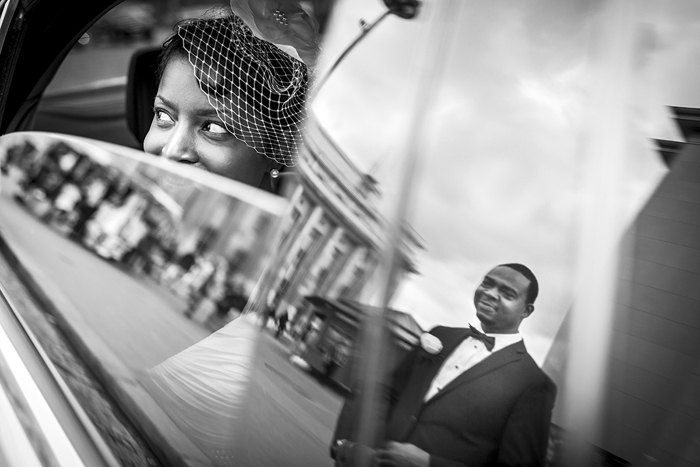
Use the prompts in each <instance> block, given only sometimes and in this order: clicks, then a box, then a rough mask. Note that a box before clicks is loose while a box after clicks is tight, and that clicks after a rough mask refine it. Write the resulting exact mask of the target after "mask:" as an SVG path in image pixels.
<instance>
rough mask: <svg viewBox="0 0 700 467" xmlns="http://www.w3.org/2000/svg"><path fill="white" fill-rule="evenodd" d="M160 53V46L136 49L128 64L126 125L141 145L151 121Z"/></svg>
mask: <svg viewBox="0 0 700 467" xmlns="http://www.w3.org/2000/svg"><path fill="white" fill-rule="evenodd" d="M160 51H161V47H160V46H155V47H147V48H143V49H138V50H137V51H136V52H134V54H133V55H132V56H131V63H130V64H129V75H128V77H127V83H126V123H127V126H128V127H129V130H130V131H131V133H132V134H133V135H134V136H135V137H136V139H137V140H138V142H139V143H140V144H141V145H143V140H144V138H146V134H147V133H148V130H149V128H150V127H151V121H152V120H153V101H154V99H155V97H156V94H157V92H158V84H157V83H156V70H157V68H158V55H160Z"/></svg>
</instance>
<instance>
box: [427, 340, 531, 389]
mask: <svg viewBox="0 0 700 467" xmlns="http://www.w3.org/2000/svg"><path fill="white" fill-rule="evenodd" d="M485 334H486V335H487V336H489V337H493V338H495V339H496V342H495V343H494V345H493V350H491V351H490V352H489V350H488V349H487V348H486V344H484V343H483V342H482V341H480V340H479V339H474V338H473V337H471V336H470V337H467V338H466V339H464V340H463V341H462V342H461V343H460V344H459V345H458V346H457V348H456V349H455V350H454V351H453V352H452V353H451V354H450V355H449V356H448V357H447V358H446V359H445V361H444V362H443V364H442V366H441V367H440V370H439V371H438V372H437V374H436V375H435V378H433V382H432V383H430V389H428V392H427V393H426V394H425V397H424V398H423V400H424V401H428V400H430V398H431V397H433V396H434V395H435V394H437V393H438V392H440V391H441V390H442V388H444V387H445V386H447V384H448V383H450V381H452V380H453V379H455V378H456V377H458V376H459V375H461V374H462V373H464V372H465V371H467V370H468V369H469V368H471V367H473V366H474V365H476V364H477V363H479V362H480V361H482V360H483V359H485V358H486V357H488V356H489V355H491V354H492V353H494V352H497V351H499V350H501V349H502V348H504V347H508V346H509V345H511V344H515V343H516V342H518V341H521V340H523V337H522V336H521V335H520V333H516V334H490V333H485Z"/></svg>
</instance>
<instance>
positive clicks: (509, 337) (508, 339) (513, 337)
mask: <svg viewBox="0 0 700 467" xmlns="http://www.w3.org/2000/svg"><path fill="white" fill-rule="evenodd" d="M475 327H476V326H475ZM476 328H477V329H479V330H480V331H481V332H483V331H484V330H483V329H482V328H481V326H478V327H476ZM484 334H486V335H487V336H489V337H493V338H494V339H496V343H495V344H494V345H493V350H492V351H491V352H495V351H497V350H501V349H502V348H504V347H508V346H509V345H511V344H515V343H516V342H520V341H521V340H523V335H522V334H520V333H519V332H516V333H515V334H496V333H492V332H484Z"/></svg>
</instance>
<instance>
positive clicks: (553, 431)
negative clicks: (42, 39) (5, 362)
mask: <svg viewBox="0 0 700 467" xmlns="http://www.w3.org/2000/svg"><path fill="white" fill-rule="evenodd" d="M251 2H252V3H253V4H255V3H256V2H255V0H251ZM239 3H246V2H239ZM248 3H250V2H248ZM262 3H265V2H262ZM262 3H258V4H262ZM304 3H305V4H306V6H307V7H309V4H312V5H311V6H312V7H313V8H312V9H314V11H316V13H319V14H322V15H325V16H324V18H325V19H324V21H323V22H322V26H323V27H322V32H323V36H322V46H321V50H320V55H319V57H318V62H317V63H316V64H315V65H314V67H313V71H312V79H311V88H310V89H311V91H310V94H309V97H308V101H307V113H308V118H307V120H306V121H305V126H304V129H303V133H304V146H303V147H302V149H301V150H300V151H299V154H298V156H299V164H298V165H297V166H296V167H295V168H294V169H283V170H282V173H281V174H280V173H279V172H278V173H277V174H276V176H279V179H280V181H281V186H282V188H283V189H281V190H279V192H278V194H277V195H273V194H271V193H268V192H266V191H264V190H258V189H255V188H251V187H248V186H244V185H243V184H241V183H237V182H235V181H232V180H228V179H225V178H223V177H220V176H217V175H214V174H211V173H206V172H205V171H202V170H197V169H194V168H192V167H185V166H183V165H182V164H173V163H172V162H170V161H168V160H165V159H164V158H160V157H155V156H151V155H148V154H145V153H144V152H143V151H142V142H141V141H140V138H139V137H138V135H134V134H133V133H132V131H131V130H130V128H129V125H128V124H127V121H126V115H127V112H128V105H127V101H126V92H127V91H126V89H127V85H128V84H129V83H128V81H127V80H128V78H127V75H128V67H129V61H130V60H131V57H132V56H133V54H134V52H135V51H138V50H144V49H150V50H157V49H158V48H159V44H161V43H162V41H163V39H164V38H165V37H167V35H168V34H169V33H170V31H171V30H172V26H173V24H174V23H175V21H177V20H178V19H180V18H187V17H192V16H197V15H199V14H200V13H201V12H203V11H205V10H206V9H207V8H208V7H209V6H210V5H204V4H199V3H196V2H180V4H179V5H174V4H172V3H171V2H153V3H138V2H124V3H122V4H120V5H119V6H117V7H116V8H115V9H114V10H112V11H111V12H109V13H107V14H106V15H105V16H104V17H103V18H102V19H100V20H99V21H97V22H96V23H95V24H94V25H93V27H92V28H90V29H89V30H87V32H86V33H85V34H83V35H82V37H81V38H80V40H79V41H78V43H76V44H75V45H74V47H73V49H72V51H71V52H70V53H69V54H68V56H67V57H66V59H65V61H64V63H63V66H62V67H61V68H60V69H59V70H58V72H57V73H56V75H55V77H54V79H53V81H52V82H51V84H50V85H49V86H48V87H47V89H46V92H45V93H44V95H43V98H42V100H41V103H40V104H39V107H38V110H37V112H36V115H35V120H34V126H33V129H34V130H36V131H33V132H22V133H14V134H8V135H4V136H3V137H2V138H0V143H1V144H2V146H1V148H2V153H1V154H3V156H2V169H3V172H2V184H1V187H2V189H1V190H0V203H1V204H2V209H1V210H0V211H1V212H3V216H0V247H2V251H3V256H4V258H5V262H4V263H0V266H2V267H0V269H2V268H4V269H6V270H7V271H4V270H3V271H4V272H3V276H2V280H3V283H6V282H7V283H10V282H12V281H14V282H12V283H13V284H16V285H17V289H16V290H17V292H16V293H17V295H18V296H19V295H20V294H22V297H23V299H22V301H23V303H24V302H26V303H27V305H26V306H23V307H22V308H23V309H24V311H22V313H24V314H25V315H26V317H27V319H28V321H29V325H30V326H31V327H32V328H33V329H34V330H35V332H36V333H37V334H38V335H40V336H41V341H42V344H43V345H45V346H46V347H47V349H48V350H47V352H48V354H49V357H50V358H51V359H52V360H53V361H54V362H55V363H56V365H57V366H58V367H59V368H61V371H62V377H63V378H64V379H65V380H66V381H68V386H69V387H70V389H71V391H73V392H74V393H75V394H78V398H79V399H80V402H81V404H83V406H84V407H85V408H86V409H85V410H86V412H87V414H88V416H89V418H90V423H92V424H94V425H95V426H96V429H97V431H99V433H100V434H101V436H102V437H103V438H104V439H105V440H108V441H107V442H108V445H109V448H110V449H111V450H112V452H114V454H115V457H116V458H117V459H118V461H119V462H120V463H122V464H124V465H130V463H133V464H136V465H213V466H225V465H264V466H274V465H290V466H296V465H299V466H308V465H313V466H324V465H327V466H330V465H334V464H335V463H336V462H337V463H338V464H342V463H343V462H345V465H370V464H369V459H370V458H371V457H372V456H373V455H375V454H376V452H377V450H382V449H384V448H387V446H393V449H398V448H396V446H395V445H387V442H388V441H396V442H399V443H404V444H406V445H411V446H414V447H419V448H418V449H419V450H420V451H421V454H422V453H427V454H428V455H429V456H432V457H433V458H437V459H436V463H440V462H443V463H444V464H446V465H447V464H449V463H450V462H461V463H462V464H466V465H472V464H473V465H488V464H489V463H498V462H501V463H504V464H507V463H508V462H509V461H510V460H509V459H507V457H508V455H509V453H512V452H517V453H518V454H517V455H516V457H517V456H518V455H520V456H525V455H526V454H524V453H526V452H527V453H529V452H531V451H532V452H535V451H536V453H535V456H536V457H537V462H533V463H535V464H537V463H539V464H544V465H549V466H563V465H575V464H576V462H581V463H582V464H581V465H584V464H585V463H586V462H587V461H588V460H591V463H593V462H597V463H598V464H595V465H610V464H611V463H617V464H616V465H620V464H622V465H636V464H642V463H652V462H658V463H660V464H663V465H680V463H681V462H682V461H690V460H692V452H694V451H693V450H692V441H693V440H694V439H695V436H694V435H695V433H696V431H697V429H696V426H697V424H696V423H695V421H696V419H697V417H696V416H695V408H694V407H695V406H694V402H693V401H694V399H693V395H694V394H695V393H696V392H697V391H696V389H697V384H696V383H697V381H696V379H697V378H696V373H697V371H696V366H697V352H696V350H697V349H696V347H697V345H696V344H695V342H696V341H697V339H696V338H697V332H696V330H697V328H698V327H699V326H698V322H697V319H696V317H695V314H694V313H693V310H694V309H695V303H696V300H697V299H698V297H697V293H696V292H695V291H694V290H695V289H694V288H693V284H695V283H696V282H697V281H696V279H697V277H696V276H697V273H698V271H697V267H696V265H695V263H694V262H693V258H695V256H694V252H695V250H697V249H698V245H697V238H700V236H697V235H695V234H696V233H697V232H696V230H697V229H696V226H697V215H696V213H695V211H696V210H695V207H696V205H697V202H698V201H700V200H699V199H698V196H697V193H698V190H697V186H696V185H697V183H696V181H697V177H696V176H695V175H694V174H695V172H696V170H697V163H696V162H695V159H694V157H695V156H696V154H695V153H696V152H697V151H696V149H697V145H696V144H693V143H694V142H696V141H697V138H698V136H697V134H696V133H697V125H696V121H697V116H698V113H699V111H698V110H697V108H698V107H700V101H698V96H697V92H695V86H694V82H695V81H696V76H695V75H696V72H695V70H694V69H693V67H692V66H690V65H689V64H691V63H695V61H696V60H694V59H695V58H697V57H695V55H697V47H696V45H697V44H696V39H695V37H696V34H693V33H694V32H695V29H694V28H695V23H694V22H693V21H694V19H696V18H697V16H698V14H700V11H698V10H697V8H695V7H690V6H688V5H684V4H681V2H677V3H676V2H669V3H668V4H666V5H665V6H663V7H662V6H651V5H648V4H645V5H642V6H636V7H632V4H631V2H613V3H610V4H597V3H596V4H585V5H582V4H580V3H579V2H575V1H565V2H550V1H545V2H536V3H528V4H518V5H515V4H511V3H508V2H495V3H494V2H491V3H484V4H478V5H477V4H472V3H465V2H460V1H458V0H457V1H445V2H421V3H420V5H419V6H418V4H417V2H413V1H411V0H384V1H374V0H362V1H359V0H353V1H349V0H348V1H346V0H337V1H335V2H327V3H323V2H304ZM164 6H168V7H169V8H170V9H168V10H162V8H163V7H164ZM415 8H418V10H415ZM160 11H167V14H165V13H164V14H163V15H159V14H158V12H160ZM416 11H417V12H418V15H417V16H415V17H414V13H416ZM154 12H155V13H154ZM274 18H276V20H275V21H277V23H278V24H284V22H285V20H284V18H283V17H282V14H281V13H279V12H278V13H276V15H274ZM358 23H359V26H358ZM358 38H359V40H357V42H354V41H355V40H356V39H358ZM346 52H347V54H345V53H346ZM679 70H682V72H681V71H679ZM667 106H671V107H667ZM669 109H670V110H669ZM669 112H670V114H669ZM524 265H525V266H527V267H526V268H525V269H523V268H522V267H523V266H524ZM499 268H500V269H499ZM502 268H506V270H507V271H509V272H508V273H507V274H506V273H504V272H503V269H502ZM494 271H495V272H494ZM513 271H515V272H513ZM528 271H529V272H528ZM533 273H534V276H536V280H534V279H533V278H532V277H531V276H530V274H533ZM504 274H505V275H504ZM514 274H515V275H514ZM514 277H515V279H514ZM485 278H486V279H485ZM522 280H524V281H525V282H524V283H523V282H518V281H522ZM533 283H538V284H539V286H538V290H537V291H536V292H535V295H536V297H533V296H532V290H533V287H532V284H533ZM523 284H525V285H523ZM485 297H486V298H485ZM470 325H473V326H474V327H476V328H479V329H480V330H482V331H484V332H486V333H487V334H489V335H491V337H494V338H495V343H493V345H494V347H493V348H488V347H487V344H486V343H485V342H484V343H483V346H484V347H483V349H482V347H481V345H482V344H478V345H477V344H474V345H475V348H477V347H478V348H479V349H480V350H479V352H481V354H480V356H479V357H478V359H480V360H478V362H476V361H469V360H466V363H465V358H464V355H471V354H467V353H466V352H467V350H465V347H466V345H465V344H464V343H465V342H466V343H470V344H471V343H473V342H475V341H474V339H477V337H475V336H476V335H473V336H472V337H469V338H467V337H465V336H466V334H460V335H461V336H462V337H461V338H460V339H459V340H458V341H457V340H454V341H453V337H452V336H453V335H456V334H458V333H464V332H470V333H471V332H473V331H465V330H466V329H468V328H469V326H470ZM659 329H661V331H659ZM513 331H517V332H513ZM453 333H454V334H453ZM470 335H471V334H470ZM504 336H505V338H504ZM455 339H456V338H455ZM521 341H522V342H521ZM504 342H505V343H504ZM516 349H517V350H516ZM508 352H511V353H512V354H513V355H511V357H512V358H511V359H510V360H507V361H506V358H505V357H503V356H504V355H508ZM515 354H517V355H515ZM474 355H476V354H474ZM499 356H500V357H499ZM494 357H495V359H496V360H498V359H500V358H502V359H503V360H500V363H499V365H495V364H494V366H489V365H491V364H492V363H493V361H494ZM488 359H491V360H488ZM489 362H491V363H489ZM465 364H466V365H467V366H468V369H466V370H465V369H464V368H463V367H462V365H465ZM523 364H524V365H527V368H526V369H524V370H520V368H522V367H520V366H517V365H523ZM453 365H454V368H456V369H457V370H459V371H453V375H452V376H450V375H449V372H450V371H451V368H452V366H453ZM479 365H481V366H479ZM495 366H498V368H499V370H498V371H500V368H501V367H507V368H510V369H513V368H518V370H514V371H513V373H508V375H509V376H508V377H507V378H506V377H502V376H498V375H501V374H503V373H499V372H498V371H497V370H496V369H495ZM426 368H430V370H429V371H424V370H425V369H426ZM473 369H475V370H476V371H474V372H472V373H468V372H469V371H472V370H473ZM431 372H432V373H431ZM526 373H527V374H536V375H537V378H539V379H537V382H538V383H537V384H536V383H532V385H530V386H528V384H529V383H530V382H532V381H527V382H523V379H522V378H521V376H522V374H526ZM446 374H447V376H446ZM469 375H477V376H469ZM484 375H488V376H485V377H484V378H483V379H481V380H480V383H481V385H479V384H474V385H471V386H470V385H468V384H467V383H468V382H469V381H471V379H472V378H474V379H478V378H481V377H482V376H484ZM445 378H446V379H445ZM499 378H500V379H499ZM535 386H536V387H537V388H540V387H546V388H547V390H546V391H545V392H544V393H537V394H538V396H537V397H532V392H528V391H530V390H531V389H532V388H533V387H535ZM458 387H459V390H457V389H456V388H458ZM523 387H526V388H525V389H522V388H523ZM474 388H477V389H474ZM554 388H556V389H554ZM519 389H522V390H523V391H525V394H526V395H525V396H523V397H520V393H516V392H511V391H517V390H519ZM449 394H451V396H450V397H453V399H450V398H448V395H449ZM514 394H516V395H514ZM542 394H544V395H542ZM555 394H556V398H555ZM667 396H668V397H667ZM530 397H532V398H530ZM441 398H442V401H443V402H444V401H447V402H445V403H444V404H443V405H441V404H440V400H441ZM480 398H483V400H484V402H483V403H481V402H480V403H477V402H475V401H477V400H478V399H480ZM550 399H551V400H550ZM504 401H505V402H504ZM543 401H544V402H543ZM545 403H546V404H549V405H547V407H546V408H545V410H544V412H542V413H540V412H537V414H538V415H537V416H533V415H532V414H531V413H530V411H531V410H534V409H533V407H539V406H541V405H543V404H545ZM431 404H432V405H431ZM546 404H545V405H546ZM446 407H447V408H446ZM436 408H438V409H436ZM516 408H517V410H516ZM511 409H512V410H511ZM494 413H495V414H496V416H492V415H493V414H494ZM681 414H682V415H681ZM550 418H551V422H552V423H551V426H547V423H546V422H542V423H535V422H533V420H545V419H550ZM494 420H498V421H499V423H501V422H502V425H498V426H497V425H495V422H494ZM533 425H537V427H536V429H537V434H533V435H532V437H530V438H529V439H528V440H527V441H523V440H522V433H534V431H533V430H530V429H531V428H532V427H533ZM436 426H437V427H438V428H435V427H436ZM452 426H459V427H460V428H459V429H455V428H452ZM466 427H468V428H466ZM523 427H526V428H523ZM543 427H544V428H543ZM489 429H490V430H491V431H488V432H487V431H486V430H489ZM484 433H487V434H486V435H484ZM472 436H473V437H472ZM477 438H479V439H484V438H485V439H487V440H488V441H484V442H483V443H482V444H484V445H487V446H486V447H483V446H481V447H480V448H479V449H483V452H486V454H472V451H471V449H472V448H473V445H475V444H480V443H481V441H479V442H477V441H474V440H475V439H477ZM534 439H536V441H533V440H534ZM465 440H466V441H465ZM494 440H496V441H494ZM513 440H516V441H513ZM517 440H520V441H521V442H522V443H523V444H518V446H517V449H515V448H513V449H509V448H505V447H504V448H503V449H501V446H502V445H505V444H506V443H507V442H516V444H517ZM355 442H357V444H353V443H355ZM534 444H537V446H535V447H533V445H534ZM348 445H351V446H352V449H353V450H348V451H344V450H343V449H345V448H346V447H347V446H348ZM357 445H359V446H361V447H362V449H358V450H354V449H355V446H357ZM523 445H527V447H525V448H523V447H522V446H523ZM365 448H366V449H365ZM521 448H522V449H521ZM349 449H350V448H349ZM410 449H412V448H410ZM390 450H391V449H389V451H390ZM339 452H341V453H343V454H338V453H339ZM381 452H382V454H381V455H382V456H391V453H390V452H388V451H381ZM412 452H414V453H415V452H416V451H412ZM479 452H482V451H479ZM358 453H359V454H358ZM671 453H673V454H671ZM688 453H690V454H688ZM331 455H335V456H340V458H336V460H334V459H332V457H331ZM472 455H474V456H476V457H469V456H472ZM353 456H356V457H353ZM363 456H366V457H363ZM479 456H481V457H479ZM422 459H423V460H425V457H423V458H422ZM523 459H524V458H522V459H521V458H518V459H516V460H518V461H521V460H523ZM528 460H529V458H528Z"/></svg>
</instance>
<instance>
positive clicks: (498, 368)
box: [334, 327, 556, 467]
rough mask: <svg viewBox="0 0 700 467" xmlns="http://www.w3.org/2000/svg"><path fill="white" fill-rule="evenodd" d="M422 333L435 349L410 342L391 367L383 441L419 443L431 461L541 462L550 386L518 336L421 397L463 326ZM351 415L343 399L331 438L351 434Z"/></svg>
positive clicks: (438, 466)
mask: <svg viewBox="0 0 700 467" xmlns="http://www.w3.org/2000/svg"><path fill="white" fill-rule="evenodd" d="M430 332H431V334H433V335H434V336H436V337H437V338H438V339H440V341H441V342H442V344H443V350H442V351H441V352H440V353H439V354H438V355H430V354H428V353H427V352H426V351H425V350H423V349H422V348H421V347H420V346H417V347H416V348H415V349H414V350H413V351H412V352H411V353H410V354H409V355H408V357H407V358H406V359H405V360H404V361H403V362H402V363H401V364H400V365H399V367H398V368H397V370H396V371H395V372H394V374H393V377H392V378H391V383H390V387H389V388H388V390H387V399H388V400H387V403H388V406H389V412H388V418H387V423H386V433H385V440H387V441H391V440H393V441H398V442H402V443H410V444H414V445H416V446H417V447H419V448H421V449H423V450H424V451H426V452H428V453H429V454H430V465H431V467H433V466H435V467H443V466H444V467H457V466H474V467H476V466H484V467H485V466H541V465H543V464H544V461H545V454H546V449H547V441H548V435H549V424H550V419H551V414H552V408H553V406H554V399H555V396H556V386H555V385H554V383H553V382H552V381H551V379H550V378H549V377H547V375H545V374H544V372H543V371H542V370H541V369H540V368H539V367H538V366H537V364H536V363H535V361H534V360H533V359H532V357H531V356H530V355H529V354H528V353H527V350H526V349H525V345H524V344H523V342H522V341H520V342H517V343H515V344H512V345H510V346H508V347H505V348H503V349H501V350H498V351H496V352H493V353H492V354H491V355H490V356H488V357H486V359H484V360H483V361H481V362H479V363H477V364H476V365H474V366H473V367H472V368H470V369H468V370H467V371H465V372H463V373H462V374H461V375H459V376H458V377H457V378H455V379H454V380H453V381H451V382H450V383H449V384H447V385H446V386H445V387H444V388H443V389H442V390H441V391H440V392H438V393H437V394H436V395H435V396H433V397H432V398H431V399H429V400H428V401H427V402H425V401H424V400H423V399H424V397H425V394H426V393H427V391H428V389H429V387H430V384H431V382H432V380H433V378H434V377H435V375H436V374H437V372H438V370H439V369H440V367H441V365H442V364H443V362H444V360H445V358H446V357H447V356H449V355H450V354H451V353H452V352H453V351H454V350H455V348H456V347H457V346H458V345H459V344H460V343H461V342H462V341H463V340H464V339H465V338H466V337H467V336H468V330H467V329H463V328H448V327H437V328H434V329H433V330H432V331H430ZM355 413H357V410H356V408H355V407H354V406H353V401H352V400H350V401H348V403H346V405H345V406H344V407H343V411H342V412H341V415H340V417H339V418H338V423H337V426H336V433H335V436H334V439H351V433H352V429H353V427H354V426H356V425H355V423H356V421H355V420H354V414H355Z"/></svg>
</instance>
